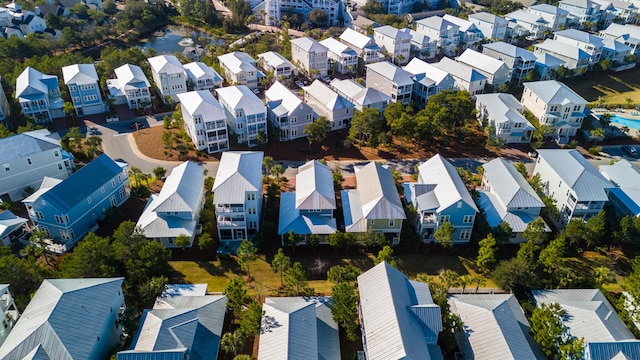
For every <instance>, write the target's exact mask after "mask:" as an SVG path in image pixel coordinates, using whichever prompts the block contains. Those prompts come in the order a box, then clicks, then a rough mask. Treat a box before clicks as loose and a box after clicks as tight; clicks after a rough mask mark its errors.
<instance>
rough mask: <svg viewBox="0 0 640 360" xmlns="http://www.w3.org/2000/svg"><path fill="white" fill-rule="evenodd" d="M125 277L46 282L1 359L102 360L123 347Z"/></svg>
mask: <svg viewBox="0 0 640 360" xmlns="http://www.w3.org/2000/svg"><path fill="white" fill-rule="evenodd" d="M123 280H124V278H85V279H45V280H44V281H43V282H42V284H41V285H40V287H39V288H38V291H36V293H35V295H33V298H31V301H30V302H29V305H28V306H27V308H26V309H25V310H24V312H23V313H22V316H21V317H20V319H19V320H18V322H17V323H16V325H15V327H14V328H13V330H12V331H11V332H10V333H9V336H8V337H7V338H6V339H5V341H4V342H3V343H2V345H0V358H2V359H7V360H14V359H102V358H106V357H108V355H109V352H110V351H111V350H113V348H114V346H116V345H117V344H119V343H120V341H121V339H120V336H121V335H122V315H123V313H124V309H125V308H126V305H125V302H124V297H123V295H122V282H123Z"/></svg>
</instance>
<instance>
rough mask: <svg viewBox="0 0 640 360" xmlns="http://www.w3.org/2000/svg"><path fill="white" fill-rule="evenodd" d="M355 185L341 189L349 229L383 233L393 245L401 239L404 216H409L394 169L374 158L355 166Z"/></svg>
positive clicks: (346, 229) (345, 224)
mask: <svg viewBox="0 0 640 360" xmlns="http://www.w3.org/2000/svg"><path fill="white" fill-rule="evenodd" d="M355 173H356V189H355V190H342V191H341V192H340V194H341V198H342V208H343V212H344V227H345V231H346V232H356V233H365V232H368V231H372V232H374V233H376V234H382V235H384V236H386V237H387V239H389V240H390V242H391V245H398V244H399V243H400V232H401V230H402V220H404V219H406V218H407V217H406V215H405V213H404V208H403V207H402V202H401V201H400V196H399V195H398V189H397V188H396V185H395V182H394V181H393V176H392V175H391V170H389V169H387V168H385V167H383V166H382V165H380V164H379V163H377V162H375V161H372V162H370V163H369V164H367V165H365V166H363V167H362V168H355Z"/></svg>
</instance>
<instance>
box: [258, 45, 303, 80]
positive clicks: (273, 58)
mask: <svg viewBox="0 0 640 360" xmlns="http://www.w3.org/2000/svg"><path fill="white" fill-rule="evenodd" d="M258 59H259V61H260V65H262V68H263V69H264V70H265V71H269V72H271V73H272V74H273V76H274V78H275V79H278V80H279V79H281V78H290V77H291V76H292V75H294V71H295V70H296V67H295V66H293V64H292V63H291V62H289V60H287V59H285V58H284V56H282V55H280V54H278V53H277V52H275V51H268V52H266V53H262V54H258Z"/></svg>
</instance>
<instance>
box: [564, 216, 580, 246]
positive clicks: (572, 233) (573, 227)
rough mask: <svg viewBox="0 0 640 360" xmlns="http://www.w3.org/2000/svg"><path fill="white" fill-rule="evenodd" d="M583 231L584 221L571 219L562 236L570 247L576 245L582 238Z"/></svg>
mask: <svg viewBox="0 0 640 360" xmlns="http://www.w3.org/2000/svg"><path fill="white" fill-rule="evenodd" d="M584 231H585V229H584V221H582V219H580V218H573V219H571V220H570V221H569V222H568V223H567V226H566V227H565V230H564V234H565V236H566V238H567V240H569V243H570V244H571V245H576V244H579V243H580V241H581V240H582V239H583V238H584Z"/></svg>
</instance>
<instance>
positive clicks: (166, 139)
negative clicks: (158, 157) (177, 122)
mask: <svg viewBox="0 0 640 360" xmlns="http://www.w3.org/2000/svg"><path fill="white" fill-rule="evenodd" d="M162 145H164V148H165V149H171V147H172V146H173V135H171V133H170V132H169V131H166V130H165V131H163V132H162Z"/></svg>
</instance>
